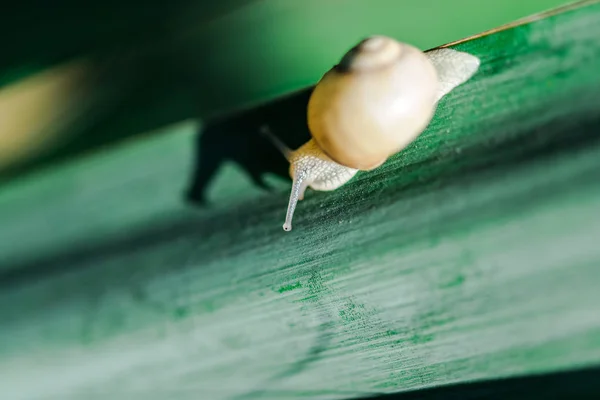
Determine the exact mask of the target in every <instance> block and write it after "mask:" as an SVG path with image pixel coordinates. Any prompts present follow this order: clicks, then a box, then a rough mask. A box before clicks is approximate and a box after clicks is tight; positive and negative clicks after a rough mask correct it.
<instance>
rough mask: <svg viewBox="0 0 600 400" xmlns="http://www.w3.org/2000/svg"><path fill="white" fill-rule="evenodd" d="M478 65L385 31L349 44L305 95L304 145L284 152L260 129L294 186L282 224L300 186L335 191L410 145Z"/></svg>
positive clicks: (459, 55) (288, 222)
mask: <svg viewBox="0 0 600 400" xmlns="http://www.w3.org/2000/svg"><path fill="white" fill-rule="evenodd" d="M479 64H480V61H479V59H478V58H477V57H475V56H472V55H470V54H467V53H464V52H459V51H456V50H452V49H447V48H438V49H435V50H432V51H428V52H422V51H420V50H418V49H417V48H415V47H413V46H411V45H408V44H406V43H401V42H398V41H396V40H394V39H392V38H389V37H385V36H372V37H369V38H367V39H364V40H363V41H361V42H360V43H358V44H357V45H356V46H355V47H353V48H352V49H350V50H349V51H348V52H347V53H346V54H345V55H344V56H343V57H342V59H341V60H340V62H339V63H338V64H337V65H335V66H334V67H333V68H332V69H330V70H329V71H327V72H326V73H325V74H324V75H323V77H322V78H321V79H320V80H319V82H318V83H317V85H316V86H315V88H314V90H313V92H312V94H311V96H310V99H309V102H308V107H307V122H308V128H309V130H310V133H311V136H312V138H311V139H310V140H309V141H308V142H307V143H305V144H304V145H302V146H301V147H300V148H298V149H296V150H291V149H289V148H288V147H286V146H285V145H284V144H283V143H281V141H279V140H278V139H277V138H276V137H275V136H273V135H272V134H271V133H270V132H269V131H268V129H267V128H264V129H263V133H265V134H266V135H267V136H269V137H270V138H271V140H272V141H273V142H274V144H275V145H276V146H277V147H278V148H279V149H280V150H281V152H282V153H283V154H284V156H285V157H286V159H287V160H288V161H289V162H290V176H291V177H292V180H293V184H292V192H291V194H290V199H289V203H288V210H287V214H286V221H285V223H284V225H283V229H284V230H285V231H290V230H291V229H292V218H293V215H294V210H295V208H296V204H297V202H298V200H302V198H303V197H304V192H305V190H306V188H307V187H311V188H312V189H314V190H321V191H330V190H335V189H337V188H339V187H340V186H342V185H344V184H345V183H347V182H348V181H349V180H351V179H352V178H353V177H354V176H355V175H356V173H357V172H358V171H361V170H362V171H370V170H373V169H375V168H377V167H379V166H380V165H382V164H383V163H384V162H385V161H386V160H387V158H388V157H390V156H391V155H393V154H395V153H397V152H399V151H400V150H402V149H403V148H405V147H406V146H408V145H409V144H410V143H411V142H413V141H414V140H415V139H416V138H417V137H418V136H419V134H421V132H423V131H424V130H425V128H426V127H427V125H428V124H429V122H430V121H431V119H432V118H433V115H434V113H435V110H436V107H437V103H438V101H439V100H440V99H441V98H442V97H443V96H445V95H446V94H447V93H449V92H450V91H451V90H453V89H454V88H455V87H457V86H459V85H460V84H462V83H464V82H465V81H467V80H468V79H469V78H470V77H471V76H473V74H474V73H475V72H476V71H477V69H478V68H479Z"/></svg>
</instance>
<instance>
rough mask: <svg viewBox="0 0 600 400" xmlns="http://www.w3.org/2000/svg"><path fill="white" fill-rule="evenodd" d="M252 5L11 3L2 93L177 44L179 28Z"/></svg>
mask: <svg viewBox="0 0 600 400" xmlns="http://www.w3.org/2000/svg"><path fill="white" fill-rule="evenodd" d="M253 1H259V0H221V1H210V0H173V1H169V2H164V1H141V0H133V1H126V2H123V1H120V0H105V1H102V2H81V1H76V0H56V1H53V2H52V3H48V2H47V1H44V0H21V1H13V2H10V5H8V4H7V5H5V8H4V12H3V13H2V15H1V16H0V37H2V38H4V39H5V40H4V42H3V46H2V57H1V58H0V87H1V86H2V85H4V84H6V83H7V82H10V81H13V80H14V79H17V78H19V77H20V76H23V75H27V74H28V73H31V72H33V71H39V70H41V69H45V68H48V67H51V66H54V65H56V64H59V63H63V62H65V61H68V60H71V59H73V58H77V57H81V56H84V55H88V54H95V53H97V52H104V51H111V50H114V49H128V48H135V47H138V46H145V45H151V44H153V43H155V42H159V41H164V40H165V39H169V38H175V37H177V35H178V34H179V32H180V31H185V30H186V29H189V28H190V26H176V24H177V23H178V22H181V21H186V22H188V23H190V24H191V22H192V21H193V23H194V27H199V26H202V25H203V24H206V23H207V22H209V21H211V20H213V19H215V18H218V17H219V16H221V15H224V14H226V13H228V12H230V11H233V10H235V9H236V8H239V7H243V6H245V5H247V4H249V3H251V2H253ZM183 15H188V16H189V18H185V19H184V18H182V16H183ZM9 38H10V39H9ZM16 71H20V72H19V73H17V72H16Z"/></svg>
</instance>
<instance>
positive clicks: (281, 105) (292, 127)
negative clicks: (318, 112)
mask: <svg viewBox="0 0 600 400" xmlns="http://www.w3.org/2000/svg"><path fill="white" fill-rule="evenodd" d="M311 92H312V88H309V89H305V90H302V91H300V92H297V93H295V94H293V95H291V96H287V97H285V98H282V99H279V100H277V101H272V102H269V103H267V104H264V105H261V106H259V107H257V108H253V109H251V110H246V111H242V112H240V113H238V114H236V115H230V116H227V117H222V118H216V119H214V120H212V121H210V122H209V123H208V124H207V125H206V126H205V127H203V128H202V129H200V130H199V132H198V133H197V136H196V146H195V157H194V158H195V165H194V170H193V172H192V176H191V179H190V182H189V187H188V190H187V192H186V194H185V198H186V200H187V201H188V202H190V203H191V204H193V205H201V206H206V205H208V204H209V201H208V199H206V190H207V189H208V187H209V185H210V183H211V181H212V179H213V178H214V176H215V175H216V173H217V172H218V169H219V167H220V166H221V165H222V164H223V163H224V162H225V161H232V162H235V163H237V164H238V165H239V166H240V167H241V168H242V169H243V170H244V171H245V172H246V173H247V174H248V176H249V177H250V179H251V180H252V182H254V184H255V185H257V186H258V187H260V188H263V189H265V190H270V189H271V188H270V187H269V186H268V185H267V183H266V182H265V181H264V176H265V174H274V175H277V176H279V177H282V178H284V179H289V178H290V176H289V172H288V171H289V164H288V162H287V160H286V159H285V158H284V156H283V155H282V154H281V153H280V152H279V150H278V149H277V148H276V147H275V146H274V145H273V143H271V141H270V140H268V139H267V138H265V137H264V136H263V135H261V134H260V127H261V126H262V125H268V126H269V127H270V129H271V131H272V132H274V134H276V135H277V136H278V137H279V138H280V139H281V140H282V141H283V142H284V143H286V144H287V145H288V146H289V147H290V148H292V149H295V148H298V147H300V146H301V145H302V144H304V143H305V142H306V141H308V140H309V139H310V133H309V130H308V126H307V124H306V107H307V103H308V99H309V97H310V93H311Z"/></svg>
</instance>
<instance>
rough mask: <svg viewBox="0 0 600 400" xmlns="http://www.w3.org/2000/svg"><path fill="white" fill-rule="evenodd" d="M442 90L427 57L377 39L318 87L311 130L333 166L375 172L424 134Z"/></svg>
mask: <svg viewBox="0 0 600 400" xmlns="http://www.w3.org/2000/svg"><path fill="white" fill-rule="evenodd" d="M438 86H439V83H438V76H437V72H436V69H435V67H434V65H433V64H432V63H431V61H430V60H429V58H428V57H427V56H426V55H425V54H424V53H423V52H421V51H420V50H418V49H417V48H415V47H413V46H410V45H408V44H405V43H401V42H398V41H396V40H394V39H392V38H388V37H384V36H373V37H370V38H367V39H365V40H363V41H361V42H360V43H359V44H358V45H356V46H355V47H354V48H352V49H351V50H350V51H348V52H347V53H346V54H345V55H344V57H343V58H342V60H341V61H340V63H339V64H338V65H336V66H335V67H333V68H332V69H331V70H329V71H328V72H327V73H325V75H324V76H323V77H322V78H321V80H320V81H319V82H318V84H317V85H316V87H315V89H314V90H313V93H312V95H311V97H310V100H309V103H308V112H307V117H308V127H309V129H310V132H311V134H312V136H313V138H314V140H315V141H316V142H317V144H318V145H319V147H320V148H321V149H322V150H323V152H324V153H325V154H327V155H328V156H329V157H330V158H331V159H332V160H334V161H335V162H337V163H339V164H341V165H344V166H347V167H350V168H356V169H359V170H372V169H374V168H377V167H378V166H380V165H381V164H383V163H384V162H385V160H386V159H387V158H388V157H389V156H390V155H392V154H395V153H397V152H398V151H399V150H401V149H402V148H404V147H406V146H407V145H408V144H409V143H410V142H412V141H413V140H414V139H415V138H416V137H417V136H418V135H419V134H420V133H421V132H422V131H423V130H424V129H425V127H426V126H427V124H428V123H429V122H430V120H431V118H432V117H433V114H434V111H435V98H436V94H437V91H438Z"/></svg>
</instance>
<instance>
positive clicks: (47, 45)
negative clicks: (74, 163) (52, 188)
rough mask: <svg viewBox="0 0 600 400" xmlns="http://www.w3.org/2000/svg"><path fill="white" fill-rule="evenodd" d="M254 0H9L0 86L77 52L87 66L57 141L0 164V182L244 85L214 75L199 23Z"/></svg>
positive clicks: (169, 119)
mask: <svg viewBox="0 0 600 400" xmlns="http://www.w3.org/2000/svg"><path fill="white" fill-rule="evenodd" d="M254 1H260V0H226V1H219V2H214V1H208V0H201V1H199V2H198V1H191V0H176V1H175V2H150V3H148V2H139V1H133V2H120V1H115V0H109V1H108V2H102V3H89V4H88V3H80V2H75V1H74V0H58V1H57V2H55V3H52V5H50V4H49V3H47V2H43V1H41V0H25V1H23V2H16V3H14V4H13V5H12V7H11V9H10V12H6V13H2V15H1V16H0V36H1V37H3V38H10V40H6V44H7V46H5V47H3V54H2V57H1V58H0V89H1V88H2V86H3V85H5V84H8V83H11V82H14V81H16V80H18V79H20V78H23V77H25V76H28V75H29V74H32V73H37V72H40V71H44V70H46V69H48V68H51V67H54V66H57V65H61V64H62V63H65V62H69V61H73V60H77V59H80V58H81V57H84V58H85V60H86V62H87V63H88V64H87V65H88V66H89V67H90V71H87V72H86V73H85V77H84V81H83V82H82V83H81V85H80V87H78V88H77V90H76V93H73V94H74V96H75V95H76V96H77V98H82V99H83V101H82V103H81V104H75V105H74V106H73V107H72V109H71V110H69V111H68V113H66V115H64V117H63V116H61V117H60V118H61V119H63V121H61V122H62V123H64V124H65V125H66V127H65V128H61V129H60V132H59V133H58V134H57V135H56V136H57V140H56V141H55V142H52V143H51V144H49V145H48V146H47V147H46V148H44V149H43V150H41V151H40V152H39V154H38V153H36V154H35V155H33V156H32V157H31V158H28V159H25V160H23V161H22V162H17V163H15V164H13V165H10V166H9V167H8V168H5V169H3V170H0V183H2V182H6V181H10V180H12V179H14V178H16V177H19V176H22V175H24V174H27V173H29V172H31V171H34V170H36V169H39V168H41V167H43V166H46V165H49V164H52V163H56V162H61V161H63V160H66V159H68V158H70V157H72V156H74V155H78V154H82V153H85V152H87V151H91V150H94V149H96V148H98V147H101V146H103V145H107V144H110V143H114V142H117V141H119V140H122V139H126V138H129V137H131V136H135V135H138V134H143V133H147V132H149V131H152V130H155V129H159V128H162V127H164V126H166V125H168V124H172V123H176V122H179V121H182V120H184V119H188V118H204V117H205V116H206V115H205V114H206V112H205V110H207V109H210V106H211V105H212V104H220V103H219V102H222V101H226V99H225V100H223V97H224V95H223V94H222V93H229V94H231V93H235V92H236V90H242V89H243V88H239V87H238V88H236V87H232V85H228V84H227V83H224V82H222V81H220V80H219V79H218V78H219V72H218V70H217V68H216V67H215V65H213V64H211V63H210V62H207V61H208V60H210V58H211V54H212V53H213V52H215V51H217V50H218V49H219V46H221V43H220V41H219V40H218V39H216V40H215V39H214V38H209V37H204V36H203V35H202V26H203V25H205V24H206V23H208V22H210V21H211V20H213V19H216V18H219V17H221V16H223V15H225V14H227V13H229V12H232V11H234V10H235V9H237V8H239V7H243V6H245V5H248V4H249V3H251V2H254ZM26 27H27V28H26ZM190 30H192V31H193V32H194V34H192V35H191V36H190V35H188V34H187V32H188V31H190ZM17 33H18V34H17ZM235 34H236V32H235V27H232V29H231V37H232V38H234V37H235ZM222 39H224V40H231V38H222Z"/></svg>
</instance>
